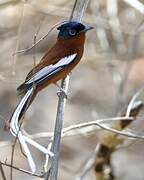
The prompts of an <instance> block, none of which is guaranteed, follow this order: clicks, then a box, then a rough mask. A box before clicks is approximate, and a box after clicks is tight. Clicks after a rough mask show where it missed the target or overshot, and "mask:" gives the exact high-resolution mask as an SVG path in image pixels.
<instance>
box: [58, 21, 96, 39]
mask: <svg viewBox="0 0 144 180" xmlns="http://www.w3.org/2000/svg"><path fill="white" fill-rule="evenodd" d="M57 29H58V30H59V34H58V38H62V39H70V38H73V37H76V36H78V35H80V34H85V33H86V32H87V31H88V30H91V29H93V27H91V26H86V25H83V24H82V23H79V22H76V21H70V22H67V23H64V24H62V25H61V26H59V27H58V28H57Z"/></svg>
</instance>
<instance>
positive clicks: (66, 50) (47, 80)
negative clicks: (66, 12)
mask: <svg viewBox="0 0 144 180" xmlns="http://www.w3.org/2000/svg"><path fill="white" fill-rule="evenodd" d="M91 29H93V27H92V26H87V25H84V24H82V23H80V22H77V21H70V22H66V23H64V24H62V25H60V26H59V27H58V28H57V30H59V33H58V36H57V42H56V43H55V44H54V46H53V47H52V48H51V49H50V50H48V51H47V52H46V54H45V55H44V56H43V57H42V59H41V61H40V62H39V63H38V64H37V65H36V66H35V67H34V68H33V69H32V70H31V71H30V72H29V73H28V75H27V76H26V79H25V81H24V83H22V84H21V85H20V86H19V87H18V88H17V91H18V94H20V95H21V96H23V95H25V94H26V92H27V91H28V90H30V89H31V88H33V91H32V92H31V94H32V95H31V96H30V97H31V98H30V99H29V101H28V102H27V103H25V106H23V108H22V112H21V113H20V116H19V121H20V119H21V117H22V116H23V115H24V113H25V111H26V109H27V108H28V107H29V106H30V104H31V103H32V102H33V100H34V98H35V96H36V95H37V93H38V92H39V91H41V90H42V89H44V88H45V87H47V86H48V85H50V84H56V83H57V81H59V80H60V79H63V78H64V77H66V76H67V75H68V74H69V73H70V72H71V71H72V69H73V68H74V67H75V66H76V65H77V64H78V63H79V61H80V59H81V58H82V55H83V51H84V43H85V34H86V32H87V31H88V30H91ZM16 110H17V108H16V109H15V111H16ZM10 119H11V118H10ZM7 125H8V123H7V124H6V126H5V129H7Z"/></svg>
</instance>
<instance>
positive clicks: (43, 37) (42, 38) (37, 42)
mask: <svg viewBox="0 0 144 180" xmlns="http://www.w3.org/2000/svg"><path fill="white" fill-rule="evenodd" d="M64 22H66V21H63V22H58V23H57V24H55V25H54V26H53V27H52V28H51V29H50V30H49V31H48V33H46V34H45V35H44V36H42V37H41V38H40V39H39V40H38V41H36V42H34V44H33V45H32V46H31V47H29V48H27V49H22V50H19V51H16V52H14V53H13V56H15V55H16V54H20V53H26V52H28V51H30V50H31V49H33V48H34V47H35V46H36V45H37V44H39V43H40V42H41V41H43V40H44V39H45V38H46V37H47V36H48V35H49V34H50V33H51V32H52V31H53V30H54V29H55V27H57V26H58V25H60V24H62V23H64Z"/></svg>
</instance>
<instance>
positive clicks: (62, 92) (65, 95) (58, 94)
mask: <svg viewBox="0 0 144 180" xmlns="http://www.w3.org/2000/svg"><path fill="white" fill-rule="evenodd" d="M61 94H62V95H63V96H64V97H65V98H66V99H68V95H67V93H66V92H65V91H64V90H63V89H62V88H61V89H60V90H59V91H58V92H57V96H58V97H60V96H61Z"/></svg>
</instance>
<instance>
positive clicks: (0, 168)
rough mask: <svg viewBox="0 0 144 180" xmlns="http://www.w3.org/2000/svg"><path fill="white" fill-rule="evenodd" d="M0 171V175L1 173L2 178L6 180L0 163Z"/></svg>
mask: <svg viewBox="0 0 144 180" xmlns="http://www.w3.org/2000/svg"><path fill="white" fill-rule="evenodd" d="M0 171H1V175H2V179H3V180H6V176H5V172H4V170H3V167H2V164H1V163H0Z"/></svg>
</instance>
